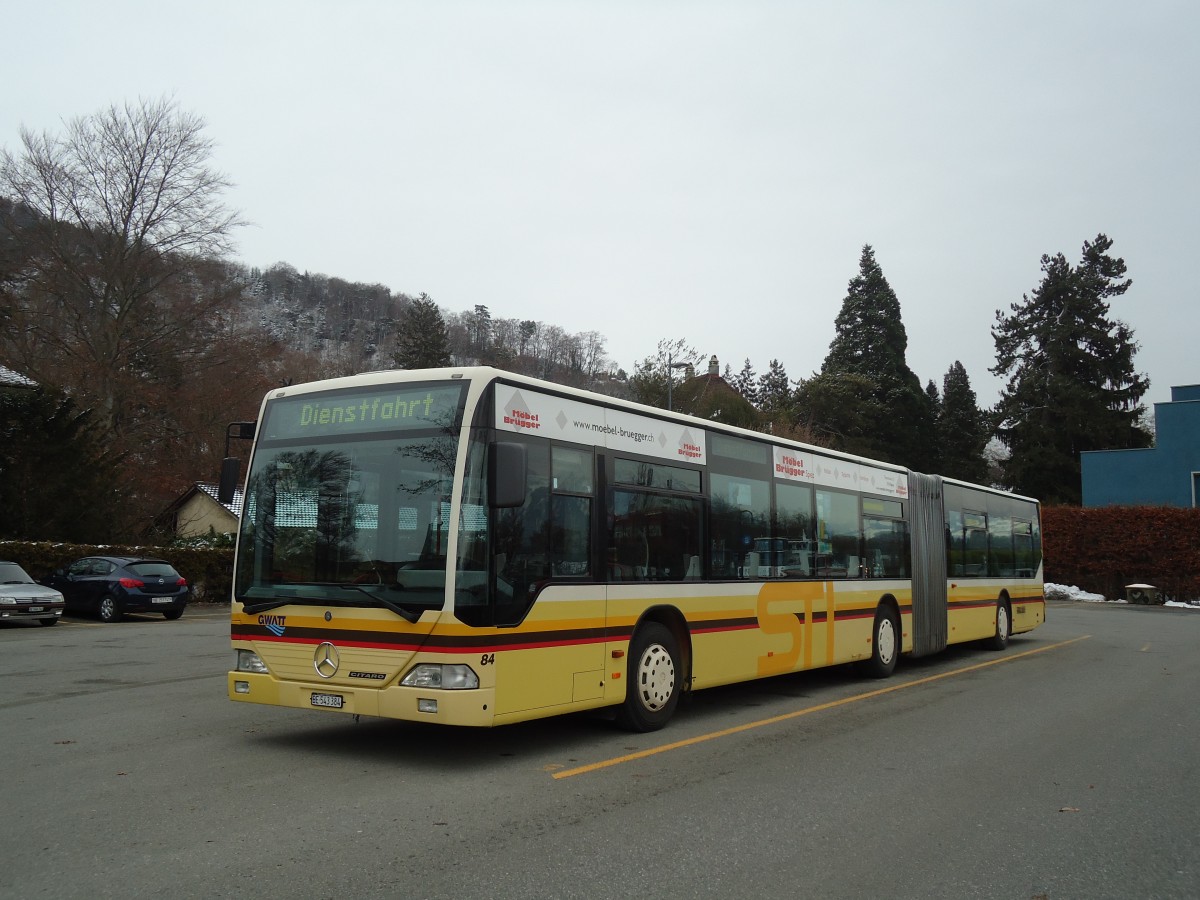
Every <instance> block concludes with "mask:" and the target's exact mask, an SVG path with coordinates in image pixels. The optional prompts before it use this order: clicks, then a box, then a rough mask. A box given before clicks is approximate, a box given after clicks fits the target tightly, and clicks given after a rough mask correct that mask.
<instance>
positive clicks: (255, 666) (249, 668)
mask: <svg viewBox="0 0 1200 900" xmlns="http://www.w3.org/2000/svg"><path fill="white" fill-rule="evenodd" d="M237 671H239V672H257V673H258V674H259V675H266V674H268V671H267V667H266V665H265V664H264V663H263V661H262V659H260V658H259V655H258V654H257V653H255V652H254V651H253V650H239V651H238V652H237Z"/></svg>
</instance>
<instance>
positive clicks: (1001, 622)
mask: <svg viewBox="0 0 1200 900" xmlns="http://www.w3.org/2000/svg"><path fill="white" fill-rule="evenodd" d="M1010 634H1012V620H1011V619H1009V616H1008V604H1007V603H1006V602H1005V601H1004V600H1000V601H999V602H998V603H997V604H996V633H995V634H993V635H992V636H991V637H990V638H988V641H987V646H988V649H989V650H1003V649H1004V648H1005V647H1007V646H1008V637H1009V635H1010Z"/></svg>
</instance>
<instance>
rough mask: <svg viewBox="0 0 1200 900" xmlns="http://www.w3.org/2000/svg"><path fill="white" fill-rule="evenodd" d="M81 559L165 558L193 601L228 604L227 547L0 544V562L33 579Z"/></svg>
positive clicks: (230, 565)
mask: <svg viewBox="0 0 1200 900" xmlns="http://www.w3.org/2000/svg"><path fill="white" fill-rule="evenodd" d="M83 556H152V557H155V558H156V559H165V560H167V561H168V562H169V563H171V565H173V566H174V567H175V568H176V570H177V571H178V572H179V574H180V575H182V576H183V577H184V578H186V579H187V580H188V584H190V585H191V586H192V600H193V601H194V602H199V603H228V602H229V597H230V595H231V593H232V590H233V550H231V549H229V548H228V547H222V548H207V547H201V548H196V547H151V546H146V545H136V544H103V545H96V544H58V543H49V542H43V543H26V542H22V541H0V559H6V560H11V561H12V562H15V563H19V564H20V565H21V568H23V569H24V570H25V571H26V572H28V573H29V574H30V575H32V576H33V577H34V578H41V577H42V576H44V575H48V574H50V573H51V572H53V571H54V570H55V569H59V568H61V567H63V566H65V565H67V564H68V563H69V562H71V561H72V560H76V559H79V558H80V557H83Z"/></svg>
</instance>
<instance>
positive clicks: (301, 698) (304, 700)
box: [227, 672, 496, 727]
mask: <svg viewBox="0 0 1200 900" xmlns="http://www.w3.org/2000/svg"><path fill="white" fill-rule="evenodd" d="M227 689H228V695H229V699H230V700H236V701H238V702H240V703H261V704H263V705H265V706H286V707H291V708H292V709H316V710H321V711H324V712H341V713H349V714H351V715H359V716H380V717H383V718H387V719H403V720H406V721H409V722H434V723H438V724H442V725H468V726H477V727H487V726H490V725H493V724H495V710H496V692H495V689H494V688H477V689H475V690H459V691H450V690H431V689H429V688H410V687H401V686H400V685H393V686H391V687H384V688H360V687H346V686H344V685H330V684H313V683H310V682H299V681H281V680H279V679H276V678H274V677H272V676H271V675H265V674H258V673H252V672H230V673H229V675H228V681H227Z"/></svg>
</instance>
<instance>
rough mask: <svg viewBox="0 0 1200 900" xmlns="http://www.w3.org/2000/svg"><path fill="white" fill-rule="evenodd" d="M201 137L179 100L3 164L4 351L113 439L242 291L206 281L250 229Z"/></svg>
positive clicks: (90, 121)
mask: <svg viewBox="0 0 1200 900" xmlns="http://www.w3.org/2000/svg"><path fill="white" fill-rule="evenodd" d="M203 131H204V121H203V119H201V118H200V117H199V116H196V115H193V114H190V113H185V112H182V111H180V110H179V109H178V108H177V107H176V105H175V102H174V101H173V100H170V99H165V98H164V99H160V100H153V101H150V100H143V101H140V102H139V103H137V104H126V105H124V106H111V107H109V108H108V109H106V110H103V111H101V112H99V113H96V114H93V115H90V116H84V117H80V118H76V119H74V120H72V121H70V122H68V123H66V130H65V133H64V134H63V135H61V136H55V135H51V134H41V135H38V134H34V133H33V132H31V131H29V130H26V129H23V130H22V132H21V140H22V145H23V147H22V151H21V152H20V153H19V154H13V153H10V152H9V151H8V150H7V149H6V150H4V151H3V154H2V156H0V195H6V196H8V197H9V198H11V200H12V201H13V202H14V205H13V206H12V207H11V208H9V209H8V211H9V213H10V214H9V215H6V216H5V218H4V221H2V222H0V227H2V228H3V230H4V231H7V232H8V235H9V240H10V242H11V245H12V256H11V261H10V263H9V267H8V269H7V277H6V278H5V279H4V281H3V283H0V292H2V295H3V296H2V299H3V300H4V303H5V305H6V306H7V307H8V308H9V311H10V315H11V317H12V321H11V323H10V327H9V328H7V329H6V332H7V334H6V335H5V336H4V337H3V338H0V340H2V341H3V342H4V349H5V351H6V352H7V354H8V355H9V356H10V358H12V359H13V360H15V361H16V362H18V363H19V364H20V365H21V366H22V367H23V369H24V370H25V371H27V372H29V373H31V374H32V375H33V376H34V377H35V378H37V379H38V380H39V381H42V382H44V383H50V384H58V385H61V386H64V387H67V388H69V389H70V390H71V391H72V393H73V394H74V395H76V396H79V397H82V398H85V399H86V400H87V401H89V403H92V404H94V405H95V406H96V407H97V408H98V412H99V413H100V418H101V421H102V427H103V428H104V429H105V430H106V431H107V432H108V433H109V434H110V436H112V437H116V436H119V435H120V434H121V433H122V432H123V430H124V429H125V428H126V426H127V425H128V423H129V422H130V418H131V417H130V410H131V409H133V408H136V407H139V406H144V405H145V401H146V396H145V392H146V391H147V389H148V388H150V387H152V386H153V385H155V384H159V383H161V382H163V381H164V380H165V381H170V380H171V378H172V376H173V374H174V372H175V370H177V368H178V365H179V363H180V361H181V359H184V358H186V356H187V355H189V354H191V353H192V352H194V351H195V350H196V349H197V348H195V347H194V346H192V342H191V341H190V340H189V334H190V332H191V330H192V328H193V326H195V325H196V323H197V322H199V321H201V320H203V319H204V318H205V317H207V316H209V315H211V314H212V312H213V310H214V309H216V308H219V307H220V306H222V305H223V304H225V303H226V302H228V300H229V299H230V296H231V295H232V294H231V291H232V290H234V289H236V285H233V286H231V291H226V290H223V289H214V285H213V283H212V282H211V281H210V280H209V279H206V278H203V277H198V276H197V270H198V268H200V267H201V266H202V265H204V264H205V263H206V262H211V261H212V260H213V259H219V258H221V257H223V256H224V255H226V254H228V253H229V252H230V250H231V249H232V247H231V237H232V233H233V231H234V230H235V229H236V228H237V227H238V226H239V225H241V224H242V223H241V221H240V220H239V218H238V214H237V213H236V212H234V211H232V210H230V209H228V208H227V207H226V206H225V205H224V203H223V202H222V194H223V192H224V191H225V190H226V189H227V188H228V187H229V186H230V184H229V182H228V181H227V180H226V179H225V178H224V177H223V176H222V175H220V174H219V173H217V172H215V171H214V170H213V169H212V168H210V165H209V161H210V157H211V155H212V148H213V144H212V141H211V140H209V139H208V138H206V137H205V136H204V134H203Z"/></svg>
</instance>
